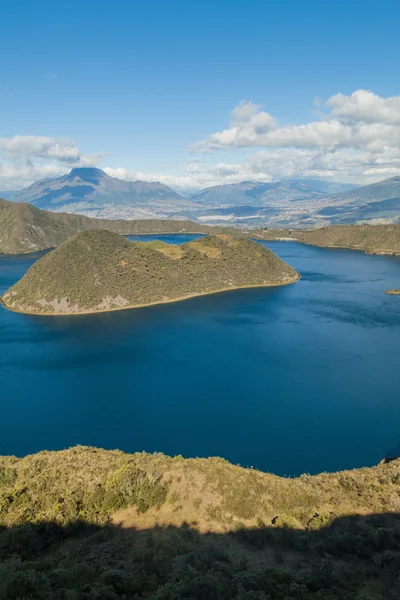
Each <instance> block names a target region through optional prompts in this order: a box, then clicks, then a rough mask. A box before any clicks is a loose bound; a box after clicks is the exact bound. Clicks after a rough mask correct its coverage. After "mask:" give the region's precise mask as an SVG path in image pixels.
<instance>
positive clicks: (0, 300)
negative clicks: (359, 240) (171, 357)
mask: <svg viewBox="0 0 400 600" xmlns="http://www.w3.org/2000/svg"><path fill="white" fill-rule="evenodd" d="M300 279H301V275H298V276H297V277H295V278H293V279H291V280H290V281H285V282H282V283H267V284H256V285H242V286H235V287H229V288H222V289H220V290H215V291H212V292H199V293H195V294H190V295H186V296H180V297H178V298H172V299H170V300H157V301H156V302H148V303H145V304H133V305H129V306H118V307H115V308H101V309H99V310H85V311H79V312H34V311H25V310H17V309H15V308H12V307H11V306H8V305H7V304H6V302H5V301H4V300H3V296H1V297H0V303H1V304H2V306H3V307H4V308H5V309H6V310H8V311H10V312H14V313H18V314H22V315H34V316H36V317H42V316H43V317H71V316H80V315H96V314H98V313H108V312H115V311H121V310H133V309H136V308H146V307H148V306H157V305H161V304H172V303H174V302H183V301H185V300H191V299H192V298H199V297H201V296H212V295H214V294H223V293H225V292H234V291H236V290H246V289H253V288H268V287H281V286H284V285H291V284H292V283H296V281H299V280H300Z"/></svg>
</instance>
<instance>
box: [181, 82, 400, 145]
mask: <svg viewBox="0 0 400 600" xmlns="http://www.w3.org/2000/svg"><path fill="white" fill-rule="evenodd" d="M324 107H325V109H326V110H327V112H326V113H322V114H321V117H320V119H319V120H316V121H311V122H309V123H304V124H289V125H284V126H279V125H278V123H277V122H276V120H275V119H274V118H273V117H272V116H271V115H270V114H269V113H267V112H265V111H263V110H262V108H261V107H260V106H259V105H256V104H252V103H251V102H243V103H241V104H239V105H238V106H237V107H236V108H234V110H233V111H232V112H231V118H230V123H229V127H228V128H227V129H224V130H222V131H217V132H216V133H213V134H211V135H210V136H209V137H208V138H206V139H205V140H203V141H200V142H198V143H197V144H195V145H194V146H193V147H192V149H193V150H195V151H207V150H208V151H209V150H214V149H219V148H226V147H241V148H249V147H257V146H258V147H280V148H285V147H291V146H293V147H297V148H320V149H335V148H355V149H358V148H368V147H369V146H371V149H372V150H382V149H383V148H385V147H387V146H391V147H393V146H394V145H396V144H397V145H398V144H399V142H400V127H399V125H400V96H395V97H391V98H386V99H385V98H381V97H380V96H377V95H376V94H374V93H373V92H370V91H368V90H357V91H356V92H353V94H351V95H350V96H346V95H344V94H336V95H335V96H332V97H331V98H329V99H328V100H327V101H326V102H325V104H324Z"/></svg>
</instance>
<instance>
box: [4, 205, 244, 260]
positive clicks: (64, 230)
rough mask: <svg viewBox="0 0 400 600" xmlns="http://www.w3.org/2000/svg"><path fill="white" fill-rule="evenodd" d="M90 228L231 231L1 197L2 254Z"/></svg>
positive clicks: (48, 245)
mask: <svg viewBox="0 0 400 600" xmlns="http://www.w3.org/2000/svg"><path fill="white" fill-rule="evenodd" d="M87 229H107V230H109V231H114V232H115V233H121V234H124V235H136V234H143V233H179V232H185V233H218V232H221V233H224V232H227V233H229V232H230V231H232V230H230V229H228V228H221V227H209V226H207V225H200V224H197V223H193V222H192V221H174V220H166V219H164V220H162V219H143V220H122V219H91V218H89V217H85V216H83V215H71V214H67V213H53V212H49V211H45V210H40V209H38V208H35V207H34V206H32V205H31V204H27V203H20V202H8V201H6V200H2V199H1V198H0V252H1V253H3V254H23V253H25V252H34V251H37V250H46V249H47V248H55V247H56V246H58V245H59V244H60V243H61V242H63V241H65V240H66V239H67V238H68V237H70V236H71V235H74V234H75V233H77V232H79V231H85V230H87Z"/></svg>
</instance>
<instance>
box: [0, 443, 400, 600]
mask: <svg viewBox="0 0 400 600" xmlns="http://www.w3.org/2000/svg"><path fill="white" fill-rule="evenodd" d="M399 509H400V460H393V461H391V462H390V463H388V464H380V465H379V466H377V467H373V468H365V469H358V470H353V471H344V472H340V473H331V474H328V473H323V474H320V475H316V476H312V477H311V476H308V475H303V476H301V477H300V478H297V479H285V478H281V477H277V476H274V475H270V474H267V473H261V472H258V471H255V470H250V469H243V468H240V467H237V466H234V465H232V464H230V463H228V462H227V461H225V460H223V459H220V458H210V459H188V460H185V459H183V458H182V457H179V456H178V457H175V458H169V457H167V456H164V455H163V454H152V455H149V454H145V453H138V454H133V455H128V454H124V453H123V452H120V451H105V450H99V449H95V448H85V447H76V448H72V449H70V450H65V451H61V452H42V453H39V454H36V455H32V456H27V457H25V458H22V459H17V458H15V457H0V560H1V562H0V574H1V577H0V598H1V600H6V599H7V600H12V599H22V598H24V599H28V598H29V599H35V600H41V599H43V600H47V599H49V598H52V599H57V600H58V599H60V600H72V599H74V600H75V599H79V600H83V599H85V600H94V599H98V600H100V599H101V600H116V599H118V598H125V599H132V600H133V599H140V598H148V599H150V600H162V599H165V600H178V599H185V598H186V599H199V600H203V599H204V600H206V599H207V600H208V599H216V600H217V599H221V600H225V599H226V600H231V599H235V600H275V599H276V600H290V599H293V600H308V599H312V600H321V599H324V600H338V599H341V600H353V599H354V600H355V599H360V600H361V599H362V600H367V599H370V600H395V599H397V598H398V597H399V594H400V580H399V568H400V515H399V514H398V513H399Z"/></svg>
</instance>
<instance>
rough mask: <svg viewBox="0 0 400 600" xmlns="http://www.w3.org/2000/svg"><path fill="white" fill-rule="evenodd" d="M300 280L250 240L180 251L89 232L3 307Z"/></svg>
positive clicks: (106, 301) (52, 310)
mask: <svg viewBox="0 0 400 600" xmlns="http://www.w3.org/2000/svg"><path fill="white" fill-rule="evenodd" d="M299 277H300V276H299V274H298V273H297V272H296V271H295V270H294V269H293V268H292V267H291V266H289V265H288V264H287V263H285V262H284V261H283V260H281V259H280V258H278V257H277V256H276V255H275V254H274V253H273V252H272V251H271V250H269V249H268V248H265V247H263V246H261V245H260V244H258V243H256V242H253V241H251V240H249V239H247V238H245V237H240V236H230V235H225V234H220V235H212V236H206V237H203V238H201V239H198V240H196V241H192V242H187V243H185V244H183V245H179V246H174V245H171V244H166V243H164V242H161V241H153V242H130V241H128V240H127V239H126V238H124V237H123V236H121V235H119V234H116V233H112V232H110V231H105V230H89V231H84V232H81V233H78V234H76V235H75V236H73V237H71V238H69V239H68V240H67V241H65V242H63V243H62V244H60V246H58V247H57V248H56V249H55V250H53V251H52V252H50V253H49V254H46V255H45V256H44V257H42V258H41V259H40V260H38V261H37V262H36V263H35V264H34V265H33V266H32V267H31V268H30V269H29V270H28V272H27V273H26V275H25V276H24V277H23V278H22V279H21V280H20V281H19V282H17V283H16V284H15V285H14V286H12V287H11V288H10V289H9V290H8V291H7V292H6V293H5V294H4V296H3V297H2V302H3V304H4V306H6V307H7V308H9V309H11V310H14V311H17V312H25V313H33V314H49V315H50V314H51V315H59V314H79V313H93V312H99V311H109V310H118V309H123V308H134V307H139V306H146V305H150V304H159V303H165V302H173V301H177V300H183V299H185V298H189V297H192V296H198V295H203V294H212V293H215V292H220V291H225V290H231V289H236V288H248V287H263V286H279V285H285V284H288V283H293V282H295V281H297V280H298V279H299Z"/></svg>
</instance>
